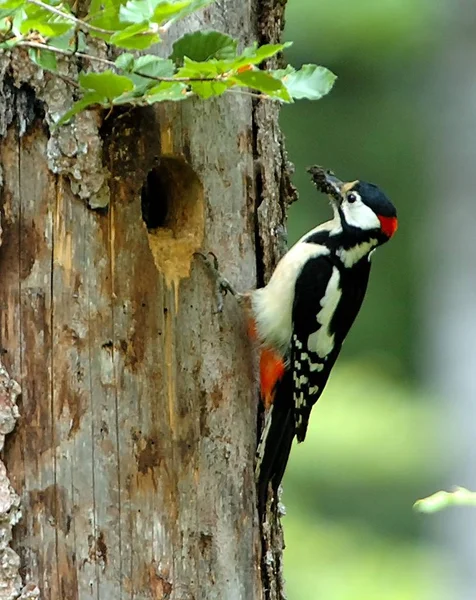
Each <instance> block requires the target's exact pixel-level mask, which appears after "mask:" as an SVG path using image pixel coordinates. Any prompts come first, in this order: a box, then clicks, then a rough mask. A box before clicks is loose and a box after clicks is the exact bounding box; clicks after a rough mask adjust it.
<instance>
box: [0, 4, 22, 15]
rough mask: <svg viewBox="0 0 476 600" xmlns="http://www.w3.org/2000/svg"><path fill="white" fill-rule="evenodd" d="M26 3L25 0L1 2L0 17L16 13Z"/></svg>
mask: <svg viewBox="0 0 476 600" xmlns="http://www.w3.org/2000/svg"><path fill="white" fill-rule="evenodd" d="M24 4H25V0H6V1H5V2H0V19H4V18H5V17H10V16H11V15H14V14H15V13H16V12H17V11H18V10H19V9H21V8H22V6H23V5H24Z"/></svg>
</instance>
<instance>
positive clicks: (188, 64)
mask: <svg viewBox="0 0 476 600" xmlns="http://www.w3.org/2000/svg"><path fill="white" fill-rule="evenodd" d="M223 62H224V61H216V60H208V61H204V62H197V61H195V60H191V59H190V58H187V57H185V58H184V65H183V67H182V68H181V69H179V71H178V73H177V76H178V77H217V76H218V75H221V73H223V72H224V70H225V69H224V68H222V63H223Z"/></svg>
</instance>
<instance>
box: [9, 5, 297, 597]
mask: <svg viewBox="0 0 476 600" xmlns="http://www.w3.org/2000/svg"><path fill="white" fill-rule="evenodd" d="M250 7H251V8H250ZM281 22H282V3H281V2H280V1H279V0H276V2H274V1H270V2H264V3H263V2H258V1H257V0H256V1H254V2H250V3H241V2H240V3H235V2H234V1H233V0H228V1H227V2H222V3H217V6H215V7H213V9H210V10H209V11H206V12H205V13H204V16H203V14H202V17H201V18H198V17H194V18H192V19H190V20H189V21H188V22H187V23H186V27H185V29H189V30H196V29H197V28H206V27H215V28H217V29H221V30H223V31H226V32H227V33H230V34H232V35H235V36H236V37H239V38H240V39H241V40H242V41H243V42H246V43H249V42H250V41H252V40H253V39H258V40H259V41H261V42H264V41H276V40H277V38H278V37H279V34H280V30H281ZM183 30H184V28H182V31H181V33H183ZM0 72H1V73H2V81H1V84H2V88H1V94H2V95H3V103H2V106H3V109H2V110H3V112H2V114H1V115H0V134H1V135H2V136H3V139H2V140H1V149H0V161H1V166H2V172H3V186H2V194H1V208H2V211H1V219H2V221H1V225H2V228H3V239H2V246H1V248H0V281H1V285H0V305H1V308H2V310H1V323H0V325H1V328H0V334H1V338H0V342H1V347H2V352H3V362H4V364H5V366H6V368H7V370H8V373H9V374H10V376H11V377H12V378H14V379H16V380H17V381H18V382H19V383H20V385H21V389H22V394H21V399H20V400H19V403H18V405H19V412H20V415H21V417H20V419H19V421H18V423H17V427H16V429H15V431H14V433H12V434H11V435H10V436H9V437H8V438H7V446H6V451H5V461H6V465H7V470H8V474H9V477H10V480H11V483H12V485H13V488H14V489H15V490H16V492H17V493H18V494H19V496H20V498H21V510H22V513H23V517H22V519H21V521H20V523H19V524H18V525H17V526H16V527H15V529H14V541H13V548H14V549H15V550H16V552H17V553H18V554H19V556H20V560H21V574H22V576H23V581H24V583H27V584H28V587H27V588H25V590H24V595H23V597H25V598H26V597H28V596H27V595H25V594H27V593H30V597H34V596H33V595H34V594H35V593H36V591H35V585H36V584H37V585H38V588H39V590H40V592H41V597H42V598H43V599H47V600H63V599H64V600H84V599H86V598H87V599H90V598H92V597H93V598H97V599H98V600H115V599H123V598H134V599H137V600H139V599H140V600H142V599H144V600H145V599H154V600H160V599H167V598H170V599H175V600H186V599H187V600H188V599H189V600H192V599H198V598H203V599H207V600H213V599H217V600H218V599H220V600H224V599H226V600H234V599H243V600H248V599H254V598H264V597H266V598H281V597H282V594H283V591H282V587H281V580H280V577H279V570H280V548H277V549H273V548H269V547H268V546H267V545H269V543H270V542H269V540H265V541H264V546H265V550H268V551H269V552H268V553H267V556H266V560H264V562H263V563H262V564H263V565H264V566H265V568H263V569H262V568H261V554H262V544H263V540H262V539H261V534H260V530H259V527H258V520H257V515H256V507H255V491H254V475H253V459H254V451H255V445H256V422H257V391H256V381H255V375H254V364H253V359H252V352H251V348H250V346H249V343H248V341H247V337H246V332H245V324H244V322H243V315H242V314H241V313H240V310H239V308H238V307H237V306H236V304H235V303H234V301H233V299H229V300H227V301H226V302H225V309H224V311H223V313H222V314H215V312H214V311H215V309H216V294H215V285H214V282H213V278H212V277H211V276H210V273H209V272H208V270H207V268H206V266H204V264H203V262H202V261H200V259H196V258H195V257H194V252H196V251H198V250H205V251H207V250H213V251H214V252H215V253H216V254H217V256H218V257H219V259H220V264H221V269H222V271H223V272H224V273H226V275H227V276H228V277H229V278H230V279H231V280H232V281H233V282H234V283H235V285H236V286H237V287H238V288H241V289H247V288H251V287H253V286H256V284H257V283H260V282H261V281H262V280H263V278H265V277H267V276H268V274H269V271H270V269H271V268H272V265H273V263H274V262H275V260H276V257H277V256H278V254H279V246H278V244H277V241H279V237H280V236H279V232H280V231H281V229H282V223H283V218H284V216H283V215H284V206H285V204H286V202H287V198H286V195H287V190H288V187H287V179H286V164H285V160H284V158H283V152H282V148H281V142H280V136H279V129H278V126H277V108H276V107H275V106H272V105H271V104H264V103H258V104H253V101H252V99H251V98H250V97H249V96H246V95H228V96H225V97H223V98H221V99H219V100H217V101H210V102H200V101H187V102H184V103H180V104H167V105H162V106H161V107H160V108H159V109H157V110H155V109H144V110H135V111H133V112H131V113H126V114H122V115H120V116H119V117H118V116H117V115H116V116H114V115H113V116H112V118H110V119H108V120H107V121H105V122H104V123H102V124H100V122H99V118H98V117H97V115H94V114H93V113H92V112H89V113H85V114H82V115H79V117H78V118H77V119H76V123H75V125H72V126H69V127H65V128H62V129H61V130H60V131H59V132H51V131H49V130H48V122H49V115H51V114H53V112H55V111H59V110H60V108H61V103H62V101H63V100H62V96H61V94H62V93H63V92H64V86H65V84H64V83H63V82H62V81H60V80H52V79H50V78H49V77H48V76H43V77H39V76H38V74H37V73H36V72H30V71H29V67H28V66H27V63H26V62H25V63H24V64H22V63H21V62H19V61H18V60H17V61H15V62H14V63H13V64H12V62H10V63H9V62H8V61H5V62H4V63H3V69H2V70H1V71H0ZM65 93H66V92H65ZM101 149H102V152H101ZM101 156H102V161H103V163H102V164H101ZM257 165H259V168H257ZM88 203H89V205H88ZM90 205H94V206H102V207H103V208H100V209H98V210H93V209H92V208H91V206H90ZM7 379H8V378H7ZM7 383H8V385H7V386H6V387H5V389H6V390H7V389H8V390H10V392H11V394H10V395H12V394H13V400H14V396H15V393H16V392H15V390H16V389H17V388H15V384H14V383H12V382H10V381H7ZM8 386H10V387H8ZM12 390H13V391H12ZM0 396H1V394H0ZM0 404H1V403H0ZM8 406H9V410H10V412H11V411H13V412H14V407H13V401H12V402H10V404H9V405H8ZM12 407H13V408H12ZM0 408H2V407H1V406H0ZM0 416H1V415H0ZM7 484H8V481H7V480H6V485H7ZM7 487H8V485H7ZM10 492H11V494H12V501H11V502H10V505H11V506H10V505H9V508H8V510H11V511H15V510H17V509H16V505H15V496H14V494H13V491H12V490H10ZM0 510H4V508H3V505H2V506H0ZM9 514H10V521H9V522H13V521H14V520H15V519H14V518H13V516H12V515H13V514H14V512H11V513H9ZM15 514H16V513H15ZM3 517H4V518H7V519H8V514H6V512H5V511H4V514H3ZM7 542H8V540H7ZM0 552H3V548H0ZM273 552H274V556H273ZM2 568H3V567H2ZM13 571H14V572H13V574H11V577H10V580H11V581H13V583H12V589H14V591H13V592H12V594H11V595H9V596H2V598H16V597H17V595H18V594H19V593H20V588H21V585H20V582H19V580H18V575H17V570H16V571H15V569H13ZM8 577H9V574H8V573H6V572H5V569H4V568H3V570H2V569H0V583H2V581H4V580H6V579H8Z"/></svg>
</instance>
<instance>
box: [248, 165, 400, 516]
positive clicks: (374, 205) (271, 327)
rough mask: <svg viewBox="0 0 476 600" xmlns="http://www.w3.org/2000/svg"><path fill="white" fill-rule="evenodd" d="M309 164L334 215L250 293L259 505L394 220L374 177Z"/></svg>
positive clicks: (303, 421)
mask: <svg viewBox="0 0 476 600" xmlns="http://www.w3.org/2000/svg"><path fill="white" fill-rule="evenodd" d="M308 170H309V172H310V173H311V175H312V178H313V180H314V183H315V184H316V186H317V188H318V189H319V190H320V191H323V192H325V193H327V194H328V195H329V197H330V200H331V206H332V210H333V213H334V216H333V218H332V220H330V221H327V222H326V223H323V224H321V225H319V226H318V227H315V228H314V229H312V230H311V231H309V232H308V233H306V235H304V236H303V237H302V238H301V239H300V240H299V241H298V242H297V243H296V244H295V245H294V246H292V248H290V250H289V251H288V252H287V253H286V254H285V255H284V256H283V258H282V259H281V260H280V262H279V263H278V265H277V266H276V269H275V271H274V273H273V275H272V277H271V279H270V281H269V283H268V284H267V285H266V286H265V287H263V288H260V289H257V290H254V291H253V292H251V293H250V309H251V319H252V324H253V325H252V330H253V335H254V337H255V338H256V340H257V341H258V343H259V345H260V380H261V381H260V383H261V396H262V399H263V402H264V404H265V407H266V408H267V409H268V411H267V415H266V418H265V425H264V429H263V432H262V435H261V439H260V442H259V444H258V449H257V457H256V476H257V481H258V500H259V505H260V506H261V508H263V507H264V506H265V504H266V499H267V496H268V488H269V483H271V484H272V487H273V490H274V493H275V495H276V491H277V489H278V487H279V485H280V483H281V480H282V477H283V475H284V471H285V468H286V464H287V461H288V458H289V453H290V451H291V445H292V442H293V439H294V437H296V438H297V441H298V442H303V441H304V439H305V437H306V431H307V426H308V422H309V416H310V413H311V409H312V407H313V406H314V404H315V403H316V402H317V400H318V399H319V397H320V396H321V394H322V392H323V390H324V388H325V385H326V383H327V380H328V378H329V375H330V372H331V369H332V367H333V366H334V364H335V362H336V359H337V357H338V355H339V352H340V350H341V347H342V343H343V342H344V340H345V338H346V336H347V333H348V332H349V329H350V328H351V326H352V324H353V322H354V320H355V318H356V316H357V314H358V312H359V310H360V307H361V306H362V301H363V299H364V296H365V292H366V289H367V283H368V280H369V273H370V256H371V254H372V253H373V251H374V250H375V249H376V248H377V247H378V246H381V245H382V244H384V243H386V242H387V241H388V240H389V239H390V238H391V237H392V236H393V234H394V233H395V231H396V230H397V224H398V222H397V212H396V210H395V207H394V206H393V204H392V203H391V202H390V200H389V199H388V198H387V196H386V195H385V194H384V193H383V192H382V191H381V190H380V189H379V188H378V187H377V186H376V185H374V184H373V183H368V182H365V181H359V180H355V181H350V182H347V183H345V182H343V181H340V180H339V179H337V177H335V176H334V175H333V174H332V173H331V172H329V171H325V170H324V169H322V168H321V167H310V168H309V169H308Z"/></svg>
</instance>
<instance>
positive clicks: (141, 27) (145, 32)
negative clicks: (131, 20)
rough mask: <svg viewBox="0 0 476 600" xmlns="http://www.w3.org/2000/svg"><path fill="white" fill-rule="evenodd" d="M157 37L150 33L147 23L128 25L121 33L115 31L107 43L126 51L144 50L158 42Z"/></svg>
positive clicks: (155, 34)
mask: <svg viewBox="0 0 476 600" xmlns="http://www.w3.org/2000/svg"><path fill="white" fill-rule="evenodd" d="M159 39H160V38H159V35H158V34H157V33H155V32H153V31H150V25H149V23H147V22H144V23H136V24H135V25H130V26H129V27H126V28H125V29H122V30H121V31H116V33H114V34H113V35H112V36H111V37H110V40H109V43H111V44H114V45H115V46H119V48H127V49H128V50H145V49H146V48H149V47H150V46H152V44H156V43H157V42H158V41H159Z"/></svg>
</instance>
